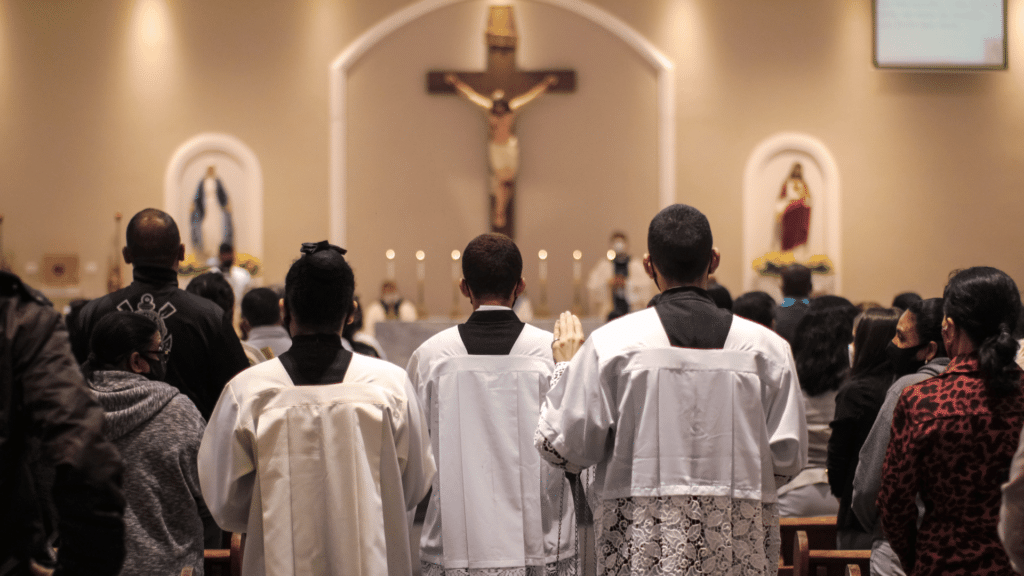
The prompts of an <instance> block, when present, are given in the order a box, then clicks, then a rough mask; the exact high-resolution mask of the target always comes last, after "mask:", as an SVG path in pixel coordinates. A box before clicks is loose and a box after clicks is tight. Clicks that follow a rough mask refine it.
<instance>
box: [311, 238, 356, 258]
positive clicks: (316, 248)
mask: <svg viewBox="0 0 1024 576" xmlns="http://www.w3.org/2000/svg"><path fill="white" fill-rule="evenodd" d="M323 250H334V251H335V252H337V253H338V254H341V255H342V256H344V255H345V254H346V253H348V250H345V249H344V248H342V247H341V246H335V245H334V244H331V243H329V242H327V240H321V241H319V242H303V243H302V248H299V252H302V253H303V254H307V255H313V254H316V253H317V252H320V251H323Z"/></svg>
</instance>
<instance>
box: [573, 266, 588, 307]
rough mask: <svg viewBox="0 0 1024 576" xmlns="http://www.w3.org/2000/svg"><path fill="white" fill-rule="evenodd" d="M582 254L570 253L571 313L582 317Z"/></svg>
mask: <svg viewBox="0 0 1024 576" xmlns="http://www.w3.org/2000/svg"><path fill="white" fill-rule="evenodd" d="M582 259H583V252H580V251H579V250H574V251H573V253H572V313H573V314H575V315H577V316H583V314H584V313H585V312H584V310H583V262H581V260H582Z"/></svg>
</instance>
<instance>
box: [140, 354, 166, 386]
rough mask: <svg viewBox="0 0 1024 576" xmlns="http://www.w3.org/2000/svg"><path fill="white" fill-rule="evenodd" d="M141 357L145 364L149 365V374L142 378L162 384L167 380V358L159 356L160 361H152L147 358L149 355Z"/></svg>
mask: <svg viewBox="0 0 1024 576" xmlns="http://www.w3.org/2000/svg"><path fill="white" fill-rule="evenodd" d="M142 357H143V358H144V359H145V360H146V364H149V372H147V373H145V374H143V376H145V377H146V378H149V379H150V380H156V381H158V382H164V381H165V378H167V357H166V356H164V355H163V354H160V359H159V360H154V359H152V358H150V357H149V353H146V354H143V355H142Z"/></svg>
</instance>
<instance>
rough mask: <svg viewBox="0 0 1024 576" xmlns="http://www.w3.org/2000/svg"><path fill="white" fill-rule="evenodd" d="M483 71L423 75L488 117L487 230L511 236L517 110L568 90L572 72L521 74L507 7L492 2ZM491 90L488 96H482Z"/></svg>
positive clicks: (437, 90) (430, 87)
mask: <svg viewBox="0 0 1024 576" xmlns="http://www.w3.org/2000/svg"><path fill="white" fill-rule="evenodd" d="M486 38H487V48H488V57H487V71H486V72H448V71H433V72H429V73H428V74H427V91H428V92H429V93H432V94H451V93H455V94H458V95H460V96H462V97H464V98H465V99H467V100H468V101H470V102H472V103H473V104H475V105H477V106H479V107H480V108H482V109H483V110H484V112H485V114H486V115H487V124H488V150H487V159H488V163H489V165H490V173H491V184H490V190H491V214H490V221H491V230H492V231H493V232H501V233H503V234H506V235H508V236H510V237H511V236H513V222H512V220H513V218H512V216H513V214H514V211H513V199H514V197H515V186H516V177H517V176H518V173H519V140H518V139H517V138H516V120H517V119H518V112H519V110H520V109H521V108H522V107H523V106H525V105H526V104H528V103H530V102H532V101H533V100H535V99H536V98H537V97H538V96H540V95H541V94H544V93H545V92H572V91H574V90H575V88H576V73H575V72H574V71H572V70H538V71H531V72H523V71H520V70H517V69H516V67H515V48H516V43H517V39H518V38H517V36H516V32H515V26H514V24H513V21H512V7H511V6H491V8H490V16H489V19H488V23H487V34H486ZM485 94H490V96H485Z"/></svg>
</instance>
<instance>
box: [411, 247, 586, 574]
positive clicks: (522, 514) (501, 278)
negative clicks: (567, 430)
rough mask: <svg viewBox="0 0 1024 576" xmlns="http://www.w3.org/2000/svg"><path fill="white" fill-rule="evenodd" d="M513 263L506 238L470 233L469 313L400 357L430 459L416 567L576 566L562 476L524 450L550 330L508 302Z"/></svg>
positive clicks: (518, 280) (551, 570)
mask: <svg viewBox="0 0 1024 576" xmlns="http://www.w3.org/2000/svg"><path fill="white" fill-rule="evenodd" d="M522 271H523V258H522V255H521V254H520V252H519V248H517V247H516V245H515V243H513V242H512V240H511V239H510V238H508V237H507V236H504V235H501V234H495V233H491V234H483V235H481V236H477V237H476V238H474V239H473V240H472V241H471V242H470V243H469V245H468V246H466V249H465V251H464V253H463V257H462V274H463V278H462V280H461V281H460V282H459V288H460V290H461V291H462V294H463V295H464V296H465V297H467V298H469V301H470V303H471V304H472V305H473V314H472V315H471V316H470V317H469V319H468V320H467V321H466V323H465V324H460V325H458V326H456V327H453V328H449V329H447V330H445V331H443V332H441V333H439V334H437V335H435V336H434V337H433V338H431V339H429V340H427V341H426V342H425V343H423V345H422V346H420V347H419V348H418V349H417V350H416V351H415V352H414V353H413V355H412V358H411V359H410V360H409V368H408V372H409V377H410V379H411V380H412V382H413V384H414V385H415V386H416V389H417V391H418V392H419V395H420V400H421V402H422V404H423V407H424V410H425V412H426V414H427V419H428V422H429V427H430V439H431V442H432V444H433V448H434V454H436V455H437V458H438V465H439V468H438V474H437V477H436V478H435V480H434V489H433V492H432V494H431V497H430V502H429V505H428V507H427V514H426V519H425V521H424V523H423V537H422V542H421V550H420V558H421V560H422V573H423V574H424V575H425V576H440V575H456V574H459V575H465V574H467V573H468V574H483V573H484V572H483V571H484V570H486V573H487V574H491V573H494V574H497V573H499V572H500V573H502V574H505V573H509V574H534V573H536V574H542V573H543V574H575V573H576V572H575V566H574V563H575V558H574V557H573V556H574V554H575V553H574V551H573V542H574V540H575V536H574V526H573V517H574V515H573V500H572V496H571V495H570V494H569V490H568V483H567V482H566V480H565V478H564V476H563V472H562V470H560V469H557V468H555V467H552V466H550V465H548V464H547V463H546V462H544V461H543V460H541V458H540V456H539V455H538V454H537V452H536V451H535V450H533V448H532V442H533V434H534V430H535V429H536V425H537V418H538V415H539V411H540V402H541V399H542V398H543V397H544V393H545V392H546V391H547V387H548V383H549V380H550V377H551V371H552V368H553V367H554V363H553V361H552V356H551V344H552V334H551V333H550V332H547V331H545V330H541V329H539V328H535V327H533V326H530V325H528V324H524V323H523V322H521V321H520V320H519V318H518V317H516V314H515V312H513V311H512V306H513V304H514V302H515V300H516V298H517V297H518V296H519V295H520V294H521V293H522V292H523V289H524V288H525V287H526V284H525V282H524V281H523V278H522Z"/></svg>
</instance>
